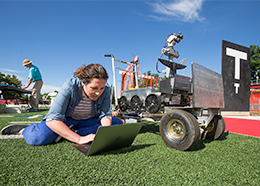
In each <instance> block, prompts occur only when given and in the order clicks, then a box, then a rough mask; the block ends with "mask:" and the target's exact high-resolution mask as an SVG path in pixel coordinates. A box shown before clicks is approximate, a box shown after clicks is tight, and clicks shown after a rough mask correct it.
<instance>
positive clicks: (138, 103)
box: [130, 95, 143, 112]
mask: <svg viewBox="0 0 260 186" xmlns="http://www.w3.org/2000/svg"><path fill="white" fill-rule="evenodd" d="M130 106H131V110H132V111H135V112H138V111H140V110H141V109H142V108H143V99H142V98H141V97H140V96H138V95H134V96H133V97H132V98H131V100H130Z"/></svg>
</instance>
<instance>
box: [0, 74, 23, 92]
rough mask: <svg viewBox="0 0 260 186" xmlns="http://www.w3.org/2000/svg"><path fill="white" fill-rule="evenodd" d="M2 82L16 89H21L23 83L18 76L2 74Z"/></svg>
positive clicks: (0, 78) (0, 80)
mask: <svg viewBox="0 0 260 186" xmlns="http://www.w3.org/2000/svg"><path fill="white" fill-rule="evenodd" d="M0 82H4V83H7V84H9V85H14V86H16V87H19V88H20V87H21V86H22V82H21V81H20V80H19V79H18V78H17V76H16V75H10V74H7V75H6V74H3V73H1V72H0Z"/></svg>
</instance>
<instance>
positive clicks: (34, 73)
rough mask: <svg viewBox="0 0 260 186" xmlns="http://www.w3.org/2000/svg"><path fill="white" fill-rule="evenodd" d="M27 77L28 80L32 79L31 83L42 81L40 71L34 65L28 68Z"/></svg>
mask: <svg viewBox="0 0 260 186" xmlns="http://www.w3.org/2000/svg"><path fill="white" fill-rule="evenodd" d="M29 77H30V79H33V82H34V81H37V80H41V79H42V76H41V73H40V70H39V69H38V68H37V67H36V66H34V65H32V66H31V67H30V68H29Z"/></svg>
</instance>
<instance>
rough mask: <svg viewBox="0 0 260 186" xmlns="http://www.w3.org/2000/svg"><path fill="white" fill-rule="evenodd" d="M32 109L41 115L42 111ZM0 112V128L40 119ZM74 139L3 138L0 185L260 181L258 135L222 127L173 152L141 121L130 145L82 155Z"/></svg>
mask: <svg viewBox="0 0 260 186" xmlns="http://www.w3.org/2000/svg"><path fill="white" fill-rule="evenodd" d="M33 114H34V115H45V114H46V111H44V112H35V113H33ZM8 115H10V114H8ZM13 115H28V114H27V113H26V114H13ZM30 115H31V113H30ZM0 116H1V117H0V128H3V127H4V126H6V125H8V124H10V122H14V121H17V122H21V121H30V122H31V123H33V122H34V121H35V122H39V121H40V120H41V119H42V118H41V117H39V118H33V119H29V118H27V117H3V116H6V114H1V115H0ZM73 144H74V143H71V142H68V141H63V142H61V143H58V144H53V145H48V146H29V145H27V144H26V143H25V141H24V139H1V140H0V185H37V186H38V185H200V186H201V185H259V183H260V153H259V152H260V145H259V144H260V138H256V137H250V136H243V135H239V134H232V133H228V132H225V133H224V134H223V136H222V137H221V138H220V139H219V140H215V141H205V140H200V141H199V143H198V144H197V145H196V146H195V147H194V148H193V149H192V150H190V151H177V150H174V149H171V148H169V147H167V146H166V145H165V144H164V142H163V141H162V139H161V136H160V134H159V124H157V123H145V122H144V123H143V127H142V129H141V131H140V133H139V134H138V136H137V137H136V139H135V141H134V143H133V145H132V146H130V147H126V148H123V149H119V150H114V151H110V152H106V153H103V154H99V155H95V156H90V157H86V156H84V155H83V154H82V153H80V152H79V151H77V150H76V149H75V148H73Z"/></svg>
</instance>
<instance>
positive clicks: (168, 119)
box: [159, 109, 200, 151]
mask: <svg viewBox="0 0 260 186" xmlns="http://www.w3.org/2000/svg"><path fill="white" fill-rule="evenodd" d="M172 121H176V122H177V123H178V124H181V125H182V129H183V132H184V133H183V134H182V136H181V137H180V138H175V137H174V135H173V134H172V133H171V131H169V129H174V128H173V127H169V125H170V124H171V123H172ZM168 128H169V129H168ZM159 130H160V134H161V137H162V140H163V141H164V143H165V144H166V145H167V146H168V147H170V148H173V149H176V150H181V151H185V150H189V149H190V148H192V147H193V146H194V145H195V144H196V143H197V142H198V140H199V138H200V129H199V124H198V122H197V120H196V119H195V117H194V116H193V115H192V114H190V113H189V112H187V111H184V110H177V109H176V110H172V111H169V112H167V113H166V114H164V116H163V117H162V119H161V122H160V126H159ZM172 131H173V130H172Z"/></svg>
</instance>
